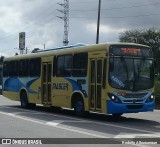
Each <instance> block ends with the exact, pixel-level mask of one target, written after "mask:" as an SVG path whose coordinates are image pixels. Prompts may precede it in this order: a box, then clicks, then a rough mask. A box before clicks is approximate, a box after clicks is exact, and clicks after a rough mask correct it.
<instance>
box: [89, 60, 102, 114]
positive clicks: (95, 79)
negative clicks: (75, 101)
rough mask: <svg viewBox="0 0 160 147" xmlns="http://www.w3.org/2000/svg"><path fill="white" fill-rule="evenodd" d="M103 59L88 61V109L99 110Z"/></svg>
mask: <svg viewBox="0 0 160 147" xmlns="http://www.w3.org/2000/svg"><path fill="white" fill-rule="evenodd" d="M102 67H103V59H99V58H98V59H91V60H90V88H89V89H90V109H91V110H93V111H100V110H101V97H102V73H103V72H102Z"/></svg>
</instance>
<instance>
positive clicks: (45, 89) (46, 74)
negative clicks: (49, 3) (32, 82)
mask: <svg viewBox="0 0 160 147" xmlns="http://www.w3.org/2000/svg"><path fill="white" fill-rule="evenodd" d="M51 79H52V62H42V103H43V104H46V105H51V85H52V80H51Z"/></svg>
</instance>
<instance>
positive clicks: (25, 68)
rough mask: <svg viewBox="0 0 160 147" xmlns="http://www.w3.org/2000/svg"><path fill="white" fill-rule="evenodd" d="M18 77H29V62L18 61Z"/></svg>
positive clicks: (26, 60) (25, 60)
mask: <svg viewBox="0 0 160 147" xmlns="http://www.w3.org/2000/svg"><path fill="white" fill-rule="evenodd" d="M19 76H20V77H21V76H22V77H26V76H29V60H28V59H24V60H20V61H19Z"/></svg>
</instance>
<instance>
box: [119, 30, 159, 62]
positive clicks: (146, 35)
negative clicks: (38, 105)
mask: <svg viewBox="0 0 160 147" xmlns="http://www.w3.org/2000/svg"><path fill="white" fill-rule="evenodd" d="M119 40H120V42H134V43H140V44H144V45H148V46H150V47H151V49H152V51H153V55H154V57H155V58H156V59H158V60H160V29H156V28H150V29H147V30H136V29H135V30H130V31H125V32H122V33H121V34H120V36H119Z"/></svg>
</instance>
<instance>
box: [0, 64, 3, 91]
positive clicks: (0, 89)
mask: <svg viewBox="0 0 160 147" xmlns="http://www.w3.org/2000/svg"><path fill="white" fill-rule="evenodd" d="M2 71H3V65H2V64H0V94H2V79H3V73H2Z"/></svg>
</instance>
